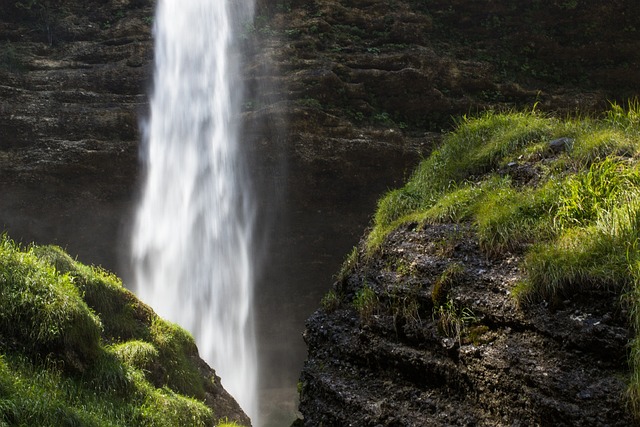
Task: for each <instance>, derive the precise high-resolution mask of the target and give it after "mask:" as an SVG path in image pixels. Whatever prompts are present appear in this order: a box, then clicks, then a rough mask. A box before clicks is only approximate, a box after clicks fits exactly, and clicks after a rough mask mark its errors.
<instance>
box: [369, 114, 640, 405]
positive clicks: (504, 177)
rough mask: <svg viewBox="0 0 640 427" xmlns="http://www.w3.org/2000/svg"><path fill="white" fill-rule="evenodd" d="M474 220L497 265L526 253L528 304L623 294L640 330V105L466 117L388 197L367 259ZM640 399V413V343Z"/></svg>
mask: <svg viewBox="0 0 640 427" xmlns="http://www.w3.org/2000/svg"><path fill="white" fill-rule="evenodd" d="M444 223H465V224H469V225H470V226H471V227H472V229H473V230H474V231H475V236H477V239H478V244H479V247H480V248H481V250H482V251H483V252H484V253H485V254H486V256H487V257H489V258H491V257H498V256H504V255H505V254H508V253H513V254H518V255H519V256H520V257H521V258H522V259H523V260H524V261H523V264H522V265H521V267H522V271H523V273H524V274H523V278H522V280H521V281H520V283H518V284H517V285H516V286H515V287H514V288H513V289H512V290H511V294H512V295H514V297H515V298H516V299H517V300H518V302H519V303H520V304H528V303H531V302H534V301H541V300H547V301H550V302H553V301H555V300H561V299H562V298H565V297H570V296H573V295H576V294H581V293H583V294H586V293H588V292H590V291H592V290H598V291H605V292H611V293H615V294H617V295H619V296H620V297H621V300H622V304H623V305H624V306H625V307H624V308H626V309H628V312H629V313H630V322H631V325H632V326H633V327H634V329H635V330H636V333H637V331H640V314H639V313H640V310H639V307H640V267H639V266H640V247H639V244H638V241H639V237H640V105H639V104H638V103H637V102H631V103H629V105H628V108H623V107H620V106H618V105H616V104H613V105H612V106H611V109H610V110H609V111H608V112H607V113H606V114H605V115H604V116H603V117H600V118H589V117H579V118H564V119H563V118H556V117H550V116H547V115H544V114H541V113H538V112H536V111H528V112H507V113H494V112H489V113H484V114H482V115H480V116H478V117H475V118H466V117H465V118H463V119H462V120H460V122H459V123H458V126H457V128H456V129H455V130H454V131H453V132H452V133H450V134H449V135H448V136H446V138H445V140H444V143H443V145H442V146H441V147H440V148H438V149H437V150H435V151H434V152H433V153H432V155H431V156H430V157H429V158H428V159H426V160H424V161H423V162H422V163H421V165H420V166H419V167H418V169H417V170H416V171H415V173H414V174H413V176H412V178H411V179H410V180H409V181H408V183H407V184H406V185H405V186H404V187H402V188H400V189H397V190H393V191H391V192H390V193H388V194H387V195H386V196H385V197H384V198H382V199H381V200H380V202H379V205H378V210H377V212H376V214H375V218H374V227H373V230H372V231H371V233H370V234H369V235H368V237H367V254H368V256H371V255H373V254H375V253H376V251H378V249H379V248H380V247H382V246H383V242H384V241H385V239H386V238H387V236H388V235H389V233H390V232H391V231H393V230H396V229H397V228H398V227H400V226H401V225H403V224H414V225H415V226H416V227H418V228H420V227H421V226H426V225H427V224H444ZM631 348H632V350H631V358H630V359H631V362H630V368H631V380H630V381H629V386H628V396H627V397H628V398H629V401H630V403H631V407H632V408H633V410H634V412H635V414H636V416H639V415H640V339H639V338H637V337H636V338H635V339H634V340H633V341H632V343H631Z"/></svg>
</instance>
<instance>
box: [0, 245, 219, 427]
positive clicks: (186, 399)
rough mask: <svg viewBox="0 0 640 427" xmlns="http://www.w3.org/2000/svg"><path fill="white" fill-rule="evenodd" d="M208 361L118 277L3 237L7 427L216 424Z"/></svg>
mask: <svg viewBox="0 0 640 427" xmlns="http://www.w3.org/2000/svg"><path fill="white" fill-rule="evenodd" d="M201 363H202V362H201V361H200V360H199V358H198V351H197V348H196V346H195V343H194V341H193V338H192V337H191V336H190V335H189V334H188V333H187V332H185V331H184V330H183V329H182V328H180V327H178V326H177V325H174V324H172V323H169V322H166V321H164V320H162V319H160V318H158V317H157V316H156V315H155V314H154V313H153V311H151V309H150V308H148V307H147V306H145V305H144V304H142V303H141V302H139V301H138V300H137V299H136V298H135V297H134V296H133V294H131V293H130V292H129V291H127V290H126V289H124V287H123V286H122V283H121V282H120V280H119V279H118V278H117V277H115V276H114V275H112V274H111V273H108V272H106V271H104V270H102V269H100V268H96V267H88V266H85V265H82V264H80V263H79V262H77V261H75V260H74V259H72V258H71V257H70V256H69V255H68V254H66V253H65V252H64V251H63V250H62V249H60V248H59V247H56V246H31V247H28V248H23V247H20V246H19V245H17V244H15V243H14V242H13V241H11V240H10V239H9V238H8V237H7V236H2V238H0V426H1V425H16V426H32V425H33V426H36V425H37V426H51V427H54V426H56V427H57V426H61V425H69V426H96V427H102V426H105V427H106V426H109V427H117V426H122V427H125V426H153V427H156V426H157V427H165V426H166V427H169V426H186V425H188V426H210V425H214V423H215V418H214V414H213V413H212V411H211V409H209V408H208V407H207V406H206V405H204V404H203V403H202V401H203V400H204V397H205V389H206V387H207V385H208V384H210V383H211V381H212V378H206V377H204V376H203V374H202V373H200V367H201ZM219 415H220V414H218V416H219Z"/></svg>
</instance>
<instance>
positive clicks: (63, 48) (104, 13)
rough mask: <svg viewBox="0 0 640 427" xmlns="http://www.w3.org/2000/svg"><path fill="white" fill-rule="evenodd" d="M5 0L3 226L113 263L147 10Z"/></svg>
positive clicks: (147, 47) (131, 176)
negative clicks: (21, 5) (23, 6)
mask: <svg viewBox="0 0 640 427" xmlns="http://www.w3.org/2000/svg"><path fill="white" fill-rule="evenodd" d="M14 3H15V2H5V3H3V6H1V7H2V11H1V14H2V19H1V20H0V21H1V22H0V81H2V83H1V85H0V182H1V185H2V194H1V195H0V205H1V206H2V219H1V220H0V224H1V226H2V228H6V229H8V230H9V231H10V232H12V234H13V235H14V236H15V238H16V239H20V240H23V241H26V242H29V241H33V240H36V241H43V240H44V239H45V238H46V239H47V240H48V241H51V242H58V243H60V244H62V245H64V246H70V247H69V249H70V250H71V249H73V251H72V252H74V253H79V254H84V255H83V256H84V257H85V259H86V260H91V261H92V262H96V263H103V264H105V265H108V266H110V267H112V268H113V266H114V265H115V259H116V258H117V257H116V256H115V255H114V250H113V248H114V246H115V243H116V238H117V234H118V233H117V230H118V229H119V228H120V227H121V223H122V222H123V215H122V212H126V211H127V209H128V208H127V206H128V204H129V203H130V199H131V195H132V193H133V191H132V189H133V188H135V186H134V182H135V178H136V175H137V160H136V158H137V144H138V139H139V135H138V114H139V113H140V112H142V111H143V110H144V106H145V102H146V97H145V95H144V92H145V88H146V86H147V79H148V77H149V69H150V60H151V57H152V42H151V34H150V23H151V20H152V16H153V10H152V4H151V2H141V1H126V0H124V1H111V2H75V1H64V2H62V1H58V2H56V1H42V2H35V4H34V5H33V6H32V8H31V9H29V10H24V9H19V8H16V7H15V6H14ZM114 231H115V232H114ZM90 236H93V238H91V237H90ZM105 236H111V237H105ZM103 237H105V238H103ZM116 253H117V252H116Z"/></svg>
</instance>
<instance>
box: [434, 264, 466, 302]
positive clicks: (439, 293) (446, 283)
mask: <svg viewBox="0 0 640 427" xmlns="http://www.w3.org/2000/svg"><path fill="white" fill-rule="evenodd" d="M463 276H464V266H463V265H462V264H459V263H452V264H449V266H448V267H447V268H446V269H445V270H444V271H443V272H442V274H441V275H440V277H439V278H438V280H436V281H435V282H434V284H433V289H432V290H431V301H432V302H433V306H434V307H439V306H441V305H444V304H445V303H446V301H447V299H448V296H449V291H450V290H451V287H452V286H453V285H454V284H455V282H456V281H458V280H460V279H461V278H462V277H463Z"/></svg>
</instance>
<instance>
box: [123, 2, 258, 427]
mask: <svg viewBox="0 0 640 427" xmlns="http://www.w3.org/2000/svg"><path fill="white" fill-rule="evenodd" d="M251 1H252V0H245V1H242V0H240V1H238V0H235V1H233V0H160V1H159V3H158V7H157V11H156V20H155V29H154V31H155V33H154V35H155V58H156V59H155V75H154V91H153V94H152V96H151V102H150V119H149V120H148V122H147V123H146V124H145V125H144V126H143V131H144V133H145V137H144V144H143V150H142V157H143V162H144V165H145V168H146V174H147V175H146V182H145V186H144V188H143V193H142V200H141V202H140V205H139V208H138V212H137V216H136V220H135V224H134V230H133V242H132V257H133V263H134V267H133V268H134V280H135V286H136V290H137V293H138V295H139V296H140V298H141V299H142V300H143V301H145V302H146V303H148V304H150V305H151V306H152V307H153V308H154V309H155V310H156V311H157V312H158V313H159V314H160V315H161V316H163V317H165V318H168V319H170V320H172V321H174V322H176V323H178V324H180V325H182V326H183V327H185V328H186V329H188V330H189V331H190V332H191V333H192V334H193V335H194V337H195V339H196V342H197V344H198V347H199V349H200V352H201V355H202V357H203V358H204V359H205V360H206V361H208V362H209V363H210V364H211V365H212V366H213V367H214V368H215V369H216V371H217V373H218V374H219V375H220V377H221V378H222V383H223V385H224V387H225V388H226V389H227V391H229V392H230V393H231V394H232V395H233V396H234V397H235V398H236V400H237V401H238V403H240V405H241V406H242V408H243V409H244V410H245V412H246V413H247V414H248V415H249V416H250V417H251V418H252V420H253V424H254V426H255V425H257V424H258V421H257V419H256V418H257V407H258V405H257V398H256V384H255V382H256V378H257V373H256V370H257V367H256V366H257V362H256V349H255V337H254V330H253V323H252V282H253V270H252V262H251V261H252V256H251V255H252V253H251V250H252V245H251V239H252V229H253V227H252V225H253V209H252V206H251V200H252V197H251V193H250V189H249V188H248V184H247V180H246V176H245V173H244V172H245V171H244V168H243V161H242V156H241V151H240V150H239V147H238V129H237V124H236V120H237V118H238V115H237V113H238V106H239V104H240V100H239V99H238V98H239V97H240V96H241V93H242V91H241V90H239V89H240V87H241V85H240V82H239V81H238V79H237V75H238V72H237V68H236V67H237V65H236V64H235V62H236V61H235V59H234V58H235V57H236V56H237V52H236V50H235V49H234V40H233V34H234V33H236V32H237V31H235V32H234V28H233V25H234V24H233V22H238V20H239V19H245V20H246V19H249V18H250V13H251V9H252V6H251ZM234 20H235V21H234Z"/></svg>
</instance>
